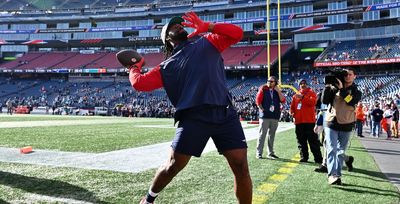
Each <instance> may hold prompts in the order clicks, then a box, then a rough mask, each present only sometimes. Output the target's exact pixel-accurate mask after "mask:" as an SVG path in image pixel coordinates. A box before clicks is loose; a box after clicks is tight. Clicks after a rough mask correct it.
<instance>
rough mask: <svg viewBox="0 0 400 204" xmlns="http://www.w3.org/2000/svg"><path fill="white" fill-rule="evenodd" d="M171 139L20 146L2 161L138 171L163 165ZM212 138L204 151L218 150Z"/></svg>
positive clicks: (282, 126) (285, 126)
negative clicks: (123, 145) (94, 146)
mask: <svg viewBox="0 0 400 204" xmlns="http://www.w3.org/2000/svg"><path fill="white" fill-rule="evenodd" d="M293 127H294V125H293V123H279V126H278V130H277V132H282V131H286V130H289V129H292V128H293ZM244 133H245V135H246V140H247V141H250V140H253V139H256V138H258V127H255V128H250V129H244ZM170 144H171V142H165V143H160V144H154V145H148V146H143V147H137V148H131V149H123V150H117V151H111V152H105V153H82V152H61V151H47V150H35V149H34V152H33V153H31V154H20V153H19V149H17V148H0V161H2V162H13V163H24V164H36V165H49V166H56V167H73V168H83V169H95V170H110V171H118V172H130V173H138V172H142V171H146V170H149V169H153V168H158V167H159V166H161V165H162V164H163V163H164V162H165V161H166V160H167V158H168V155H169V151H170ZM215 149H216V148H215V145H214V143H213V142H212V140H209V141H208V143H207V146H206V148H205V149H204V152H203V153H207V152H210V151H213V150H215Z"/></svg>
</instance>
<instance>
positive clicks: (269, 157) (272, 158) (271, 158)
mask: <svg viewBox="0 0 400 204" xmlns="http://www.w3.org/2000/svg"><path fill="white" fill-rule="evenodd" d="M267 159H270V160H275V159H276V158H275V157H272V156H267Z"/></svg>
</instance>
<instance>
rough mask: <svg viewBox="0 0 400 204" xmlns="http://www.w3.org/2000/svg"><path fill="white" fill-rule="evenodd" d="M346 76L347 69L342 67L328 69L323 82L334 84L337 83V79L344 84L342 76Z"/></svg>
mask: <svg viewBox="0 0 400 204" xmlns="http://www.w3.org/2000/svg"><path fill="white" fill-rule="evenodd" d="M346 76H347V70H344V69H340V68H337V69H334V70H330V71H329V73H328V74H327V75H326V76H325V80H324V81H325V84H332V85H334V86H336V85H337V84H338V81H337V80H338V79H339V80H340V81H341V82H342V84H344V82H345V81H344V78H345V77H346Z"/></svg>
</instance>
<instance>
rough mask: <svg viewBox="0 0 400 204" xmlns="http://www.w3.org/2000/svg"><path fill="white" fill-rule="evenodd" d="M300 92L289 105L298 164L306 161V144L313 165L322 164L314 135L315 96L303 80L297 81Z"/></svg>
mask: <svg viewBox="0 0 400 204" xmlns="http://www.w3.org/2000/svg"><path fill="white" fill-rule="evenodd" d="M299 87H300V92H299V93H296V94H295V95H294V96H293V100H292V103H291V105H290V113H291V114H292V116H293V118H294V123H295V125H296V138H297V145H298V148H299V150H300V156H301V159H300V162H307V161H308V145H307V141H308V144H309V145H310V149H311V152H312V153H313V155H314V161H315V163H319V164H321V163H322V154H321V149H320V142H319V141H318V135H317V134H315V133H314V130H313V128H314V125H315V104H316V103H317V94H316V93H315V92H314V91H313V90H312V89H311V88H310V87H308V86H307V81H306V80H305V79H300V81H299Z"/></svg>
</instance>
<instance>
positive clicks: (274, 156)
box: [270, 154, 279, 159]
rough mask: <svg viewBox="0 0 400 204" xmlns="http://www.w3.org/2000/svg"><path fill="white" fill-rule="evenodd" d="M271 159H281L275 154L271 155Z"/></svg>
mask: <svg viewBox="0 0 400 204" xmlns="http://www.w3.org/2000/svg"><path fill="white" fill-rule="evenodd" d="M270 157H273V158H275V159H279V157H278V156H276V155H275V154H271V155H270Z"/></svg>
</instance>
